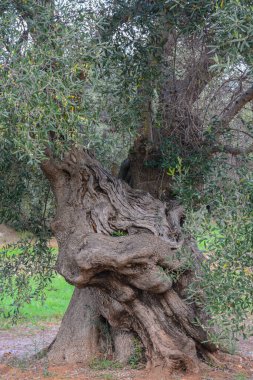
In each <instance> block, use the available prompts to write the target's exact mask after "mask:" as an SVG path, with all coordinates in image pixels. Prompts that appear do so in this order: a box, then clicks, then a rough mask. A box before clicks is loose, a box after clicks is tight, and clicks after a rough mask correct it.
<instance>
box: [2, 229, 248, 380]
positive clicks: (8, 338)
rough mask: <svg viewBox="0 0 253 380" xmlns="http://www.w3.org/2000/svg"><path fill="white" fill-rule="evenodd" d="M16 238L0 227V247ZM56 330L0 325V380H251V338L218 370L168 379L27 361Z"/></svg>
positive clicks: (150, 373)
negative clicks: (10, 327) (2, 326)
mask: <svg viewBox="0 0 253 380" xmlns="http://www.w3.org/2000/svg"><path fill="white" fill-rule="evenodd" d="M18 239H19V236H18V234H17V233H16V231H14V230H13V229H11V228H9V227H6V226H4V225H0V246H1V245H2V246H3V245H5V244H8V243H13V242H16V241H17V240H18ZM58 328H59V324H56V323H51V324H50V323H47V324H45V323H44V324H41V325H36V326H32V325H31V326H27V325H25V326H20V325H19V326H18V327H13V328H12V329H9V330H3V329H2V330H1V326H0V380H31V379H33V380H39V379H52V380H63V379H77V380H99V379H100V380H101V379H102V380H103V379H104V380H119V379H124V380H130V379H131V380H246V379H248V380H253V337H251V338H250V339H248V340H245V341H244V340H240V342H239V343H238V348H237V352H236V354H237V355H235V356H226V358H220V362H221V363H222V365H221V366H220V367H217V368H214V367H208V366H207V365H206V364H204V363H203V365H202V366H201V370H200V373H199V374H197V375H189V374H183V373H177V374H174V375H173V376H171V375H169V374H167V373H166V372H165V370H164V369H162V368H160V367H158V368H156V370H153V371H147V370H145V369H140V370H133V369H131V368H128V367H126V368H123V369H120V370H119V369H117V370H104V371H95V370H91V369H90V368H89V366H83V365H75V366H73V365H72V366H70V365H64V366H49V364H48V363H47V361H46V360H45V359H43V360H40V361H39V360H31V357H33V356H34V354H35V353H37V352H38V351H40V350H41V349H42V348H45V347H47V346H48V345H49V344H50V343H51V342H52V340H53V339H54V337H55V335H56V333H57V331H58Z"/></svg>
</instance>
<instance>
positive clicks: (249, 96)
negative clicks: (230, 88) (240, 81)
mask: <svg viewBox="0 0 253 380" xmlns="http://www.w3.org/2000/svg"><path fill="white" fill-rule="evenodd" d="M251 100H253V85H251V86H250V87H249V88H248V89H247V90H246V91H245V92H243V93H242V94H241V95H240V96H239V97H238V98H237V99H236V100H235V101H234V102H233V103H231V104H230V105H229V106H228V107H226V109H225V110H224V112H223V115H222V116H221V118H220V120H219V121H218V122H217V127H218V128H219V129H221V131H220V132H222V131H223V130H224V129H226V128H227V126H228V125H229V123H230V122H231V121H232V120H233V118H234V117H235V116H236V115H237V114H238V113H239V112H240V111H241V109H242V108H243V107H244V106H245V105H246V104H247V103H249V102H250V101H251ZM218 128H217V132H219V131H218Z"/></svg>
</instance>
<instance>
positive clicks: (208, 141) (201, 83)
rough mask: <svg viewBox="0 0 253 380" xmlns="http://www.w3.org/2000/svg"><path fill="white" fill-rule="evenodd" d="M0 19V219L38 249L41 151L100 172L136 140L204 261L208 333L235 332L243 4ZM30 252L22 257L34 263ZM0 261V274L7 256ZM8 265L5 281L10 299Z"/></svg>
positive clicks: (246, 192)
mask: <svg viewBox="0 0 253 380" xmlns="http://www.w3.org/2000/svg"><path fill="white" fill-rule="evenodd" d="M0 7H1V16H0V23H1V25H0V39H1V40H0V43H1V56H0V78H1V79H0V97H1V105H0V115H1V116H0V140H1V169H2V170H1V182H0V186H1V189H3V197H2V198H1V200H0V215H1V220H2V221H4V222H12V221H15V222H17V221H18V220H19V219H18V216H15V215H25V217H24V218H23V217H22V220H21V219H20V223H21V222H22V221H23V220H25V221H26V225H25V228H29V229H31V230H32V231H33V232H34V233H35V234H37V235H39V236H40V238H43V239H44V240H43V241H45V238H47V237H48V236H49V234H50V231H49V228H48V227H49V222H48V220H49V219H50V213H51V209H52V206H53V200H52V199H51V195H50V194H49V195H47V194H48V190H47V185H46V183H45V182H44V180H43V177H42V175H41V174H40V172H39V166H38V165H39V163H40V161H41V160H42V159H43V157H44V153H45V148H47V147H49V148H50V149H51V150H52V151H53V152H54V154H56V155H62V154H63V152H64V151H65V150H66V149H68V148H69V147H70V146H73V145H75V144H77V145H80V144H81V145H84V146H86V147H89V148H92V149H94V150H95V152H96V155H97V157H98V158H99V159H100V161H101V162H102V163H103V164H105V165H106V166H107V167H109V168H110V167H112V166H113V164H115V163H116V164H118V163H119V161H120V160H121V159H123V158H125V156H126V155H127V148H128V147H129V146H130V145H131V143H132V141H133V137H134V136H136V135H138V134H140V135H145V137H146V138H147V140H148V141H149V142H150V144H152V146H153V147H155V149H156V150H157V151H159V155H158V158H156V159H151V158H148V159H147V160H146V162H145V165H147V166H149V167H154V168H163V169H164V170H165V173H166V176H169V177H170V178H171V181H172V187H173V195H174V196H175V197H177V198H178V199H179V200H180V202H182V203H183V204H184V205H185V207H186V209H187V214H188V220H189V221H190V222H189V223H186V229H187V231H188V232H189V233H191V234H195V236H197V237H198V236H199V237H201V238H202V240H203V244H206V245H208V246H207V250H208V251H211V252H212V255H210V256H207V261H206V268H205V271H204V273H205V276H204V277H203V279H202V280H201V281H203V288H204V289H205V291H206V296H207V303H206V307H207V308H208V311H211V312H212V313H213V314H214V315H216V316H217V318H216V321H217V319H218V321H224V320H225V319H226V318H225V316H229V320H230V321H231V315H232V316H234V317H235V319H233V318H234V317H232V321H234V322H233V329H232V330H233V331H238V330H239V329H240V328H242V326H243V320H244V318H245V315H246V313H247V312H252V303H251V301H250V299H251V298H252V277H253V274H252V271H251V269H250V267H251V265H252V256H251V251H252V240H251V239H252V233H251V232H252V231H251V229H252V227H251V223H250V221H251V219H252V197H251V195H250V194H251V192H252V176H251V174H250V169H249V168H250V165H252V158H251V157H252V156H251V155H252V153H251V152H252V150H253V148H252V141H253V140H252V135H253V130H252V119H253V116H252V104H251V103H250V101H249V100H250V99H252V97H251V94H252V92H253V88H252V82H253V80H252V64H253V62H252V57H253V55H252V41H253V38H252V37H253V27H252V25H253V19H252V18H253V11H252V10H253V9H252V8H253V4H252V1H238V0H232V1H205V0H201V1H199V0H196V1H176V0H163V1H149V0H146V1H144V0H143V1H141V0H138V1H137V0H135V1H124V0H121V1H117V2H115V1H110V0H108V1H99V2H92V1H90V2H87V1H73V0H72V1H71V0H69V1H55V2H54V1H50V0H40V1H39V0H37V1H35V0H27V1H15V0H13V1H10V0H4V1H2V3H1V5H0ZM250 97H251V98H250ZM231 154H232V156H231ZM115 157H116V158H115ZM231 157H232V158H231ZM10 174H11V175H10ZM11 187H12V188H14V187H15V189H16V190H15V191H13V192H10V191H9V189H10V188H11ZM11 205H12V206H11ZM13 205H15V207H13ZM206 205H209V206H210V209H211V214H210V213H208V212H207V210H206ZM200 221H201V223H200ZM21 224H22V223H21ZM21 224H20V227H22V225H21ZM203 237H206V239H203ZM43 247H44V251H43V252H44V255H40V256H38V255H37V256H36V255H35V256H29V254H28V255H27V257H28V258H29V257H33V258H34V257H35V258H36V260H37V259H38V261H37V262H40V261H41V260H42V261H43V260H44V258H45V261H47V257H48V253H47V252H46V245H45V244H44V245H43ZM31 250H32V246H30V247H29V249H28V250H27V252H28V253H29V252H31ZM17 257H19V258H20V263H21V261H22V255H18V256H17ZM1 258H2V261H1V262H2V263H3V265H2V266H1V268H6V265H5V263H6V262H10V261H11V257H10V255H7V256H5V255H1ZM16 260H17V259H16ZM211 264H212V265H211ZM15 265H16V266H18V265H19V264H18V262H17V263H16V264H15ZM15 265H14V266H9V267H8V266H7V268H11V269H7V270H9V273H10V274H11V273H14V272H15V273H16V274H15V276H16V277H15V278H16V285H17V286H18V287H19V288H21V286H20V283H19V278H20V277H19V275H18V273H24V271H23V272H22V270H21V271H19V270H16V269H15ZM20 265H21V264H20ZM21 267H22V266H21ZM18 268H20V267H18ZM36 268H37V269H34V271H35V272H36V273H38V274H39V272H40V269H39V266H37V267H36ZM210 268H211V270H210ZM4 270H5V272H4V274H6V273H7V272H6V269H4ZM27 273H28V272H27ZM50 273H51V272H50ZM43 275H44V273H42V276H43ZM49 277H50V276H48V277H47V278H49ZM5 278H7V276H5ZM8 278H9V277H8ZM3 288H4V289H6V291H8V289H11V287H9V288H8V282H5V283H4V285H3ZM232 288H236V291H237V293H236V292H231V289H232ZM40 289H41V287H40ZM192 294H193V295H195V296H197V294H196V291H194V289H193V291H192ZM12 295H13V294H12ZM16 299H17V298H16ZM230 326H231V325H230ZM229 328H230V327H229Z"/></svg>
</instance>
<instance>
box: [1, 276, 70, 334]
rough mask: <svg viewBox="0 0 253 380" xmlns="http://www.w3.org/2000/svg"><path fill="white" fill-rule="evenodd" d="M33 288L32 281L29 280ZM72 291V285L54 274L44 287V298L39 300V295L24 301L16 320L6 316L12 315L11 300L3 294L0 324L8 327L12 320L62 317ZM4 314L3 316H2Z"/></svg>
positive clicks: (45, 319) (20, 321) (41, 320)
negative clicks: (27, 301)
mask: <svg viewBox="0 0 253 380" xmlns="http://www.w3.org/2000/svg"><path fill="white" fill-rule="evenodd" d="M31 285H32V288H33V289H34V286H35V285H36V284H34V281H33V280H31ZM72 293H73V287H72V286H71V285H69V284H68V283H67V282H66V281H65V280H64V278H62V277H61V276H59V275H56V276H54V277H52V278H51V281H50V282H48V284H47V286H46V288H45V299H44V300H43V301H41V299H40V297H38V299H36V298H30V299H29V303H24V304H23V306H21V308H20V314H19V316H18V320H17V319H16V320H15V321H13V319H10V318H6V316H8V315H13V306H12V304H13V300H12V298H11V296H7V295H6V294H5V296H4V298H3V299H1V300H0V310H1V314H0V324H1V327H2V328H10V327H12V325H13V322H18V323H21V324H31V323H32V324H38V323H41V322H44V321H50V322H52V321H54V320H57V321H58V320H59V319H61V318H62V316H63V314H64V312H65V311H66V309H67V306H68V304H69V301H70V298H71V296H72ZM4 315H5V317H4Z"/></svg>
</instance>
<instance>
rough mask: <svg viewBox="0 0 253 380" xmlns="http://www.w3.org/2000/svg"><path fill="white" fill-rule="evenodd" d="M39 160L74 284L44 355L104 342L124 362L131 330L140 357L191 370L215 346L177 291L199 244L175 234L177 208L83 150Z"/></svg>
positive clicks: (65, 268) (86, 353)
mask: <svg viewBox="0 0 253 380" xmlns="http://www.w3.org/2000/svg"><path fill="white" fill-rule="evenodd" d="M42 169H43V171H44V173H45V174H46V176H47V178H48V179H49V181H50V183H51V185H52V188H53V191H54V194H55V197H56V202H57V214H56V218H55V221H54V222H53V226H52V228H53V231H54V233H55V236H56V238H57V241H58V244H59V257H58V261H57V270H58V272H59V273H60V274H62V275H63V276H64V277H65V279H66V280H67V281H68V282H69V283H71V284H73V285H75V286H76V290H75V292H74V296H73V298H72V301H71V303H70V306H69V308H68V310H67V312H66V315H65V316H64V319H63V321H62V325H61V328H60V331H59V333H58V335H57V337H56V340H55V342H53V344H52V345H51V347H50V350H49V353H48V355H49V359H51V360H54V361H64V360H66V361H68V362H73V361H74V362H79V361H81V362H85V361H87V360H90V359H91V358H92V357H94V356H95V355H97V354H99V353H100V352H101V351H103V349H107V350H108V349H109V350H111V353H112V354H114V355H115V358H116V359H118V360H121V361H123V362H127V360H128V359H129V357H130V356H131V354H132V353H133V338H134V337H136V336H137V337H139V339H140V340H141V342H142V345H143V347H144V350H145V358H146V361H147V364H148V365H151V366H157V365H160V364H161V365H165V366H166V367H167V368H168V369H169V370H171V371H173V370H174V369H178V368H183V369H186V370H189V371H198V360H199V359H198V354H201V355H202V357H203V356H206V355H207V356H208V355H209V353H210V352H213V351H216V347H215V346H214V345H213V344H211V343H209V342H208V337H207V334H206V332H205V331H204V329H203V328H202V327H201V326H200V325H197V324H196V320H197V319H200V320H201V318H203V316H202V315H201V310H199V309H198V308H197V306H196V305H195V304H188V303H187V302H186V301H185V297H186V290H187V286H188V284H189V282H191V281H193V279H194V275H195V273H194V272H195V271H197V270H198V266H199V262H200V261H201V254H200V253H199V252H198V251H197V250H196V249H195V248H194V246H193V245H192V244H191V241H189V240H187V239H186V238H184V237H183V236H182V234H181V231H180V217H181V209H179V210H169V209H168V208H167V207H166V204H165V203H162V202H161V201H160V200H158V199H155V198H153V197H152V196H151V195H150V194H149V193H145V192H143V191H140V190H134V189H132V188H130V187H129V186H128V185H127V184H126V183H124V182H123V181H121V180H119V179H116V178H114V177H112V176H111V175H110V174H109V173H108V172H106V171H105V170H104V169H103V168H102V167H101V166H100V164H99V163H98V162H97V161H96V160H95V158H94V157H92V156H91V155H90V154H89V153H88V152H87V151H85V150H77V149H75V150H72V152H71V153H70V154H69V155H68V156H66V157H65V158H64V160H62V161H57V160H55V159H53V158H52V157H51V158H49V159H48V160H47V161H44V163H43V164H42ZM115 232H117V233H116V234H115ZM115 235H116V236H115ZM182 247H183V248H184V249H181V248H182ZM185 251H187V252H188V254H185V253H183V252H185ZM189 261H191V262H193V263H195V265H194V266H193V267H191V268H190V267H189ZM101 325H103V326H107V331H106V333H103V328H101ZM123 347H124V348H125V350H123V352H120V351H122V348H123Z"/></svg>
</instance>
